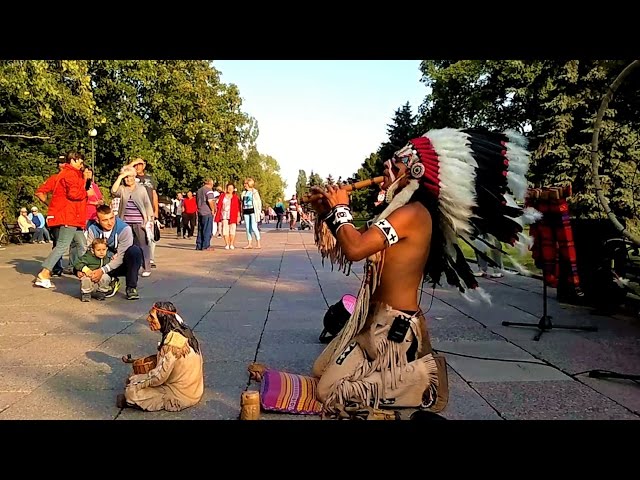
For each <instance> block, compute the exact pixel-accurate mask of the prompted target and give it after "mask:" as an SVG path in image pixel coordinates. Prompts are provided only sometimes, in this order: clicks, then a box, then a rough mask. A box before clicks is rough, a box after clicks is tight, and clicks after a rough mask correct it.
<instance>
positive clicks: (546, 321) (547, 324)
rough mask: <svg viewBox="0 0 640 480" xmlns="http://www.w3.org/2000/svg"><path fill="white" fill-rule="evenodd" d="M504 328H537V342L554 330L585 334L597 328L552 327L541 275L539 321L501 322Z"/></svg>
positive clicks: (544, 281)
mask: <svg viewBox="0 0 640 480" xmlns="http://www.w3.org/2000/svg"><path fill="white" fill-rule="evenodd" d="M502 325H504V326H505V327H509V326H516V327H537V328H538V330H539V331H538V333H536V335H535V337H533V339H534V340H535V341H536V342H537V341H538V340H540V337H541V336H542V334H543V333H544V332H548V331H550V330H552V329H554V328H563V329H566V330H582V331H585V332H597V331H598V327H592V326H584V325H554V324H552V323H551V316H550V315H548V314H547V280H546V278H545V276H544V274H543V275H542V317H540V321H539V322H538V323H537V324H536V323H522V322H502Z"/></svg>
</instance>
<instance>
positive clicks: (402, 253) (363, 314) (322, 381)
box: [311, 129, 535, 417]
mask: <svg viewBox="0 0 640 480" xmlns="http://www.w3.org/2000/svg"><path fill="white" fill-rule="evenodd" d="M528 165H529V154H528V152H527V151H526V143H525V142H524V138H522V137H521V136H519V135H518V134H516V133H515V132H504V133H502V132H488V131H484V130H472V129H467V130H453V129H442V130H431V131H429V132H427V133H425V134H424V135H423V136H421V137H418V138H415V139H412V140H410V141H409V143H408V144H407V146H406V147H404V148H402V149H400V150H399V151H397V152H396V153H395V155H394V156H393V158H392V159H390V160H388V161H387V162H386V163H385V167H386V168H385V170H384V177H385V180H384V183H383V184H382V185H381V188H382V189H383V190H384V191H385V192H386V195H385V204H384V205H382V208H384V210H383V211H382V212H381V213H380V214H379V215H378V216H377V217H375V218H374V219H373V220H372V221H371V222H370V224H369V226H368V227H367V226H365V227H362V228H360V229H358V228H356V227H355V226H354V225H353V216H352V215H351V211H350V208H349V194H348V192H347V191H346V190H345V189H341V188H339V187H338V186H327V187H326V188H321V187H312V189H311V193H312V194H314V196H316V197H317V199H311V202H312V206H313V208H314V210H315V211H316V212H317V214H318V215H317V224H316V229H315V241H316V244H317V245H318V249H319V251H320V253H321V254H322V257H323V259H324V258H325V257H328V258H329V260H330V261H331V263H332V264H333V263H335V264H338V265H339V266H340V267H341V269H343V270H344V271H345V272H347V271H348V269H350V266H351V262H358V261H361V260H366V265H365V274H364V278H363V283H362V287H361V289H360V292H359V294H358V300H357V303H356V306H355V310H354V312H353V314H352V315H351V317H350V318H349V320H348V321H347V323H346V324H345V326H344V327H343V328H342V330H341V331H340V332H339V333H338V334H337V335H336V336H335V338H334V339H333V340H332V341H331V343H330V344H329V345H327V347H326V349H325V350H324V351H323V352H322V354H321V355H320V356H319V357H318V359H317V360H316V362H315V364H314V365H313V370H312V373H313V376H314V377H316V378H318V389H317V392H318V393H317V397H318V400H319V401H320V402H322V404H323V413H324V414H325V415H326V416H337V415H339V416H340V417H343V416H344V415H345V413H346V414H349V412H358V411H362V410H363V409H365V410H367V409H368V410H370V411H371V409H374V410H375V411H376V412H374V413H375V414H376V415H378V413H377V412H380V410H378V409H395V408H398V407H412V408H418V409H421V410H422V411H428V412H439V411H441V410H443V409H444V408H445V406H446V404H447V401H448V382H447V366H446V363H445V361H444V358H443V357H441V356H440V355H437V354H434V352H433V351H432V348H431V344H430V341H429V337H428V334H427V324H426V320H425V317H424V314H423V312H422V311H421V309H420V305H419V296H420V289H421V285H422V283H423V281H425V280H427V279H428V280H429V282H430V283H432V284H434V285H436V284H439V283H440V279H441V277H442V276H443V275H444V276H445V278H446V281H447V283H449V284H450V285H453V286H455V287H456V288H457V289H458V290H459V291H460V293H461V294H462V295H463V296H465V297H467V298H468V299H470V300H474V298H473V297H476V298H482V299H484V300H488V299H489V296H488V295H487V294H486V292H484V291H483V290H482V289H481V288H480V287H479V286H478V281H477V280H476V278H475V277H474V275H473V272H472V270H471V268H470V266H469V265H468V264H467V262H466V261H465V258H464V255H463V253H462V251H461V250H460V248H459V246H458V244H457V242H458V239H462V240H463V241H465V242H467V243H469V244H470V245H471V246H472V247H474V249H475V248H476V247H477V246H478V243H477V242H478V241H480V240H479V239H478V237H479V236H480V235H481V234H483V233H490V234H492V235H494V236H495V237H496V238H498V239H499V240H500V241H502V242H505V243H507V244H510V245H512V246H516V245H527V241H528V239H527V238H526V237H525V236H524V235H523V233H522V232H523V225H524V224H526V223H530V222H532V221H535V211H533V212H530V211H527V210H526V209H525V210H523V209H522V208H520V207H519V206H518V204H517V203H516V202H515V201H514V197H515V198H519V199H523V198H524V195H525V193H526V188H527V182H526V179H525V175H526V172H527V169H528ZM474 245H475V246H474ZM488 247H489V248H494V247H493V246H492V245H489V246H488ZM483 250H484V251H487V249H486V248H484V249H483ZM483 255H485V256H486V254H484V253H483ZM488 261H489V262H490V264H492V265H493V262H492V261H491V260H490V259H489V260H488ZM381 415H383V416H384V414H381Z"/></svg>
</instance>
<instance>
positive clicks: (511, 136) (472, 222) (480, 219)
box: [387, 128, 540, 299]
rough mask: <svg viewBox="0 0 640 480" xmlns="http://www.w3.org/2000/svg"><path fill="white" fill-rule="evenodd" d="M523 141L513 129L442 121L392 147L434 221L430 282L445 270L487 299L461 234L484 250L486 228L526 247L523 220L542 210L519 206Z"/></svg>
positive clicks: (525, 164) (525, 160)
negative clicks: (466, 255)
mask: <svg viewBox="0 0 640 480" xmlns="http://www.w3.org/2000/svg"><path fill="white" fill-rule="evenodd" d="M526 146H527V144H526V140H525V138H524V137H523V136H522V135H520V134H518V133H516V132H514V131H507V132H491V131H488V130H485V129H451V128H444V129H438V130H430V131H428V132H427V133H425V134H424V135H422V136H421V137H418V138H415V139H412V140H410V141H409V143H408V144H407V145H406V146H405V147H404V148H402V149H400V150H398V151H397V152H396V154H395V156H394V157H395V159H396V160H397V159H402V160H403V161H404V163H405V164H406V165H407V168H408V172H409V175H411V176H412V177H413V178H414V179H415V180H416V181H417V183H419V186H420V187H421V188H420V195H414V196H413V197H412V198H411V201H413V200H421V201H423V203H425V204H426V206H427V207H428V208H429V210H430V211H431V214H432V216H434V227H436V226H437V229H438V231H436V229H435V228H434V234H433V241H432V252H431V255H430V259H429V263H428V265H427V268H426V273H427V274H428V275H429V277H430V278H431V280H432V281H433V282H434V283H439V281H440V277H441V276H442V274H443V273H444V274H445V276H446V279H447V282H448V283H449V284H452V285H455V286H457V287H458V288H459V290H460V291H461V292H462V293H463V294H464V293H465V291H466V289H470V290H471V291H476V292H477V293H478V294H480V296H481V297H483V298H484V299H488V296H487V295H486V294H485V293H484V292H482V291H481V289H479V288H478V283H477V280H476V279H475V277H474V276H473V273H472V271H471V267H470V266H469V265H468V263H467V262H466V260H465V259H464V256H463V254H462V251H461V250H460V248H459V246H458V239H459V238H460V239H462V240H463V241H465V242H467V243H468V244H469V245H471V246H472V247H473V248H474V249H475V250H476V251H478V252H480V253H479V254H480V255H482V256H485V257H486V251H487V249H488V248H494V247H493V246H491V245H487V244H486V243H485V242H484V241H483V240H481V239H479V238H478V237H480V236H483V235H493V236H495V237H496V238H498V239H499V240H500V241H501V242H503V243H506V244H509V245H512V246H518V247H521V248H523V249H527V248H528V247H529V245H530V240H529V238H528V237H527V236H526V235H525V234H524V228H523V227H524V226H525V225H527V224H530V223H533V222H535V221H536V220H537V219H538V218H539V217H540V214H539V212H536V211H535V210H532V209H526V210H525V209H523V208H521V207H520V206H519V205H518V203H517V201H516V200H521V201H523V200H524V197H525V195H526V191H527V179H526V174H527V172H528V169H529V159H530V155H529V152H528V151H527V149H526ZM411 183H413V181H412V182H411ZM412 190H413V189H412ZM401 193H403V192H401ZM403 197H404V198H403V199H402V201H401V202H397V200H399V199H394V200H396V201H394V202H392V203H394V204H395V205H394V207H395V208H398V207H399V206H401V205H398V203H401V204H404V203H406V202H407V200H406V196H405V195H403ZM395 208H394V209H395ZM387 214H388V213H387ZM503 253H504V252H503ZM488 260H489V261H490V262H491V263H492V260H491V259H490V258H489V259H488ZM514 264H517V262H514Z"/></svg>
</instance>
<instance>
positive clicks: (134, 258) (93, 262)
mask: <svg viewBox="0 0 640 480" xmlns="http://www.w3.org/2000/svg"><path fill="white" fill-rule="evenodd" d="M84 160H85V158H84V155H83V154H82V153H79V152H75V151H71V152H69V153H67V154H66V155H65V156H64V157H60V158H59V159H58V169H59V171H58V173H56V174H54V175H52V176H50V177H49V178H48V179H47V180H46V181H45V182H44V183H43V184H42V185H41V186H40V187H38V189H37V190H36V193H35V195H36V197H37V198H38V199H40V200H41V201H42V202H44V203H45V204H47V205H48V208H47V216H46V219H45V218H44V217H43V216H42V214H40V213H39V212H38V210H37V208H36V207H33V208H32V215H31V216H29V217H27V216H26V209H23V210H24V217H25V220H23V221H21V222H20V223H21V225H22V223H24V224H25V226H26V228H29V229H31V228H33V229H34V241H40V240H38V239H40V238H42V239H43V240H42V241H44V242H46V241H47V239H48V238H50V239H51V241H52V243H53V249H52V251H51V253H50V254H49V255H48V256H47V258H45V260H44V261H43V262H42V265H41V270H40V272H38V274H37V275H36V278H35V279H34V285H36V286H37V287H42V288H45V289H51V288H54V287H55V285H54V284H53V282H52V277H54V276H61V275H62V274H63V273H66V274H71V275H74V276H76V277H77V278H78V279H80V298H81V300H82V301H84V302H87V301H90V300H91V298H96V299H97V300H104V299H105V298H109V297H112V296H114V295H115V294H116V293H117V292H118V291H119V290H120V286H121V282H120V278H121V277H124V278H125V295H126V298H127V299H129V300H137V299H139V298H140V295H139V293H138V277H139V275H141V276H142V277H148V276H150V275H151V268H153V267H155V262H154V252H155V240H156V237H155V236H154V226H155V224H156V223H155V222H156V221H157V219H158V195H157V192H156V183H155V180H154V179H153V177H152V176H151V175H149V174H148V173H146V171H145V169H146V162H145V161H144V159H142V158H139V157H138V158H135V159H133V160H132V161H131V162H130V163H129V164H128V165H126V166H125V167H123V168H122V170H121V173H120V175H119V176H118V178H117V179H116V181H115V182H114V184H113V185H112V187H111V193H112V195H113V200H112V202H111V204H110V205H107V204H106V203H105V201H104V197H103V195H102V193H101V191H100V188H99V187H98V185H97V184H96V182H95V181H94V180H93V171H92V170H91V168H89V167H88V166H85V164H84ZM21 216H23V213H22V212H21ZM27 222H30V223H27ZM31 225H33V226H31ZM39 229H40V230H41V233H40V231H39ZM65 254H68V257H69V262H68V265H67V267H66V268H65V267H63V264H62V261H63V257H64V256H65Z"/></svg>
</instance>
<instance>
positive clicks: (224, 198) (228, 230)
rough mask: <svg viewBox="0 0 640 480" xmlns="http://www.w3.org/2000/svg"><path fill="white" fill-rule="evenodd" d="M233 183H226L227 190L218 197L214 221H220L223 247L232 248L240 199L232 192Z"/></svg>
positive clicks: (238, 218)
mask: <svg viewBox="0 0 640 480" xmlns="http://www.w3.org/2000/svg"><path fill="white" fill-rule="evenodd" d="M234 189H235V185H233V183H228V184H227V191H226V192H225V193H224V194H223V195H220V196H219V197H218V208H216V218H215V220H214V221H215V222H222V236H223V237H224V243H225V247H224V248H225V249H226V250H229V249H231V250H234V249H235V248H236V247H235V245H234V244H233V243H234V242H235V238H236V225H237V223H238V222H239V221H240V199H239V198H238V195H236V194H235V193H234Z"/></svg>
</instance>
